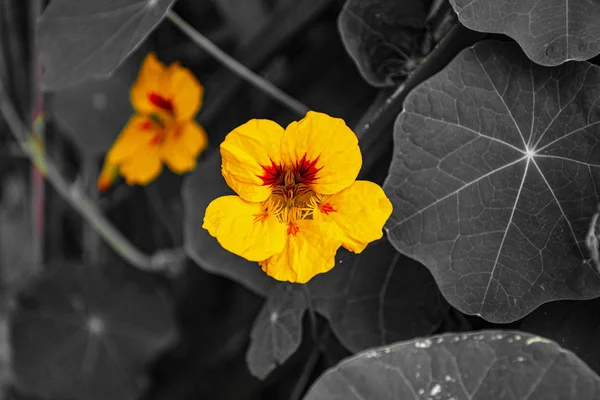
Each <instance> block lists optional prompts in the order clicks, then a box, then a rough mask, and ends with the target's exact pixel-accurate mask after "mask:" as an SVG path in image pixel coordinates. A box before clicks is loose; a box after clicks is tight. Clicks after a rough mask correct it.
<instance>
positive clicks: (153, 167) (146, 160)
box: [119, 146, 162, 185]
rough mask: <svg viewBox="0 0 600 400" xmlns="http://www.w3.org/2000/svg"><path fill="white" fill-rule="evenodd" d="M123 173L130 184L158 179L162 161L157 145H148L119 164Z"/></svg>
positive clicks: (142, 183) (146, 182)
mask: <svg viewBox="0 0 600 400" xmlns="http://www.w3.org/2000/svg"><path fill="white" fill-rule="evenodd" d="M119 166H120V169H121V175H123V177H124V178H125V180H126V181H127V183H128V184H129V185H146V184H148V183H150V182H151V181H153V180H154V179H156V177H157V176H158V175H160V172H161V171H162V163H161V161H160V154H159V152H158V148H157V146H154V147H152V146H148V147H146V148H144V149H143V150H141V151H138V152H136V153H135V154H134V155H133V156H131V157H128V158H127V159H125V160H124V161H123V162H121V164H120V165H119Z"/></svg>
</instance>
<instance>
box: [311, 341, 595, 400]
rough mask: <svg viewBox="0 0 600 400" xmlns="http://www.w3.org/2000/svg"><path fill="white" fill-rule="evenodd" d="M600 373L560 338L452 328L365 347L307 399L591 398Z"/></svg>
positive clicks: (328, 374)
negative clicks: (426, 336) (459, 331)
mask: <svg viewBox="0 0 600 400" xmlns="http://www.w3.org/2000/svg"><path fill="white" fill-rule="evenodd" d="M598 398H600V377H598V375H596V374H595V373H594V372H593V371H592V370H590V369H589V367H588V366H587V365H585V363H583V362H582V361H581V360H580V359H578V358H577V356H575V355H574V354H573V353H571V352H570V351H567V350H564V349H561V348H560V347H559V346H558V345H557V344H556V343H554V342H551V341H549V340H546V339H544V338H541V337H538V336H533V335H530V334H527V333H521V332H505V331H486V332H472V333H467V334H447V335H442V336H436V337H432V338H429V339H418V340H413V341H409V342H403V343H397V344H394V345H392V346H390V347H381V348H378V349H374V350H369V351H365V352H363V353H360V354H358V355H357V356H354V357H352V358H350V359H347V360H345V361H342V362H341V363H340V364H338V365H337V366H336V367H335V368H333V369H331V370H329V371H328V372H326V373H325V374H324V375H323V376H322V377H321V378H320V379H319V380H318V381H317V382H316V383H315V384H314V386H313V387H312V388H311V389H310V391H309V393H308V394H307V396H306V397H305V400H364V399H377V400H413V399H414V400H442V399H443V400H451V399H453V400H500V399H506V400H508V399H510V400H534V399H536V400H594V399H598Z"/></svg>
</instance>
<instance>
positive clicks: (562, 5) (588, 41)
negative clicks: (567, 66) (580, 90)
mask: <svg viewBox="0 0 600 400" xmlns="http://www.w3.org/2000/svg"><path fill="white" fill-rule="evenodd" d="M450 4H452V7H454V10H455V11H456V13H457V14H458V18H459V19H460V21H461V22H462V23H463V24H465V25H466V26H467V28H471V29H474V30H476V31H483V32H491V33H504V34H505V35H508V36H510V37H511V38H513V39H515V40H516V41H517V42H518V43H519V45H520V46H521V47H522V48H523V50H524V51H525V53H526V54H527V57H529V58H530V59H531V60H533V61H534V62H535V63H537V64H541V65H547V66H554V65H559V64H562V63H564V62H565V61H568V60H587V59H590V58H592V57H594V56H595V55H597V54H598V53H600V25H599V24H598V20H600V3H599V2H597V1H596V0H551V1H539V0H519V1H514V0H450Z"/></svg>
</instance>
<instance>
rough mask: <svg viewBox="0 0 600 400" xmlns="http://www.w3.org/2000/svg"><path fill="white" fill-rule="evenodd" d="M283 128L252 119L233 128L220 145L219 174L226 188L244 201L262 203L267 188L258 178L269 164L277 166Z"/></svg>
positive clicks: (269, 122) (268, 189) (266, 193)
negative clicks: (220, 162)
mask: <svg viewBox="0 0 600 400" xmlns="http://www.w3.org/2000/svg"><path fill="white" fill-rule="evenodd" d="M282 136H283V128H282V127H281V126H279V124H277V123H276V122H273V121H269V120H266V119H252V120H250V121H248V122H246V123H245V124H243V125H241V126H239V127H237V128H235V129H234V130H233V131H231V132H230V133H229V134H228V135H227V136H226V137H225V140H224V141H223V143H221V157H222V159H223V165H222V172H223V177H224V178H225V181H227V184H228V185H229V187H230V188H232V189H233V190H235V192H236V193H237V194H238V195H240V197H241V198H243V199H244V200H246V201H255V202H258V201H264V200H266V199H267V197H269V196H270V195H271V188H270V186H268V185H265V184H264V182H263V180H262V179H261V178H260V177H261V176H263V175H264V174H265V168H267V167H270V166H271V165H272V163H275V164H279V163H281V153H280V146H281V138H282Z"/></svg>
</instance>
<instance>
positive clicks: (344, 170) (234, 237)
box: [203, 111, 392, 283]
mask: <svg viewBox="0 0 600 400" xmlns="http://www.w3.org/2000/svg"><path fill="white" fill-rule="evenodd" d="M221 156H222V173H223V177H224V178H225V180H226V182H227V184H228V185H229V186H230V187H231V188H232V189H233V190H235V192H236V193H237V194H238V195H239V197H238V196H224V197H220V198H218V199H216V200H214V201H213V202H211V203H210V204H209V205H208V207H207V209H206V214H205V216H204V225H203V228H205V229H207V230H208V232H209V233H210V234H211V235H212V236H214V237H216V238H217V240H218V241H219V243H220V244H221V245H222V246H223V247H224V248H225V249H226V250H228V251H230V252H232V253H235V254H237V255H239V256H241V257H244V258H246V259H248V260H250V261H257V262H259V264H260V266H261V267H262V269H263V271H265V272H266V273H267V275H269V276H271V277H273V278H275V279H277V280H280V281H289V282H298V283H306V282H308V281H309V280H310V279H311V278H312V277H314V276H315V275H317V274H320V273H324V272H327V271H329V270H330V269H331V268H333V267H334V265H335V254H336V252H337V250H338V248H339V247H340V246H343V247H345V248H346V249H348V250H350V251H352V252H355V253H360V252H361V251H363V250H364V249H365V247H366V246H367V244H368V243H370V242H372V241H374V240H377V239H380V238H381V237H382V236H383V232H382V228H383V224H384V223H385V221H387V219H388V218H389V216H390V214H391V213H392V204H391V203H390V201H389V200H388V198H387V197H386V195H385V193H384V192H383V190H382V189H381V187H379V186H378V185H376V184H374V183H372V182H368V181H356V177H357V175H358V172H359V170H360V168H361V165H362V156H361V153H360V149H359V147H358V139H357V138H356V135H355V134H354V132H352V130H350V128H348V127H347V126H346V124H345V123H344V121H343V120H342V119H339V118H332V117H330V116H328V115H326V114H321V113H317V112H313V111H311V112H308V113H307V114H306V117H304V118H303V119H302V120H301V121H299V122H292V123H291V124H290V125H288V127H287V128H286V129H285V130H284V129H283V128H282V127H281V126H279V125H278V124H277V123H275V122H273V121H269V120H259V119H254V120H250V121H249V122H247V123H246V124H244V125H242V126H240V127H238V128H236V129H235V130H233V131H232V132H231V133H229V134H228V135H227V137H226V138H225V141H224V142H223V143H222V144H221Z"/></svg>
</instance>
